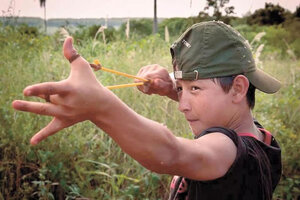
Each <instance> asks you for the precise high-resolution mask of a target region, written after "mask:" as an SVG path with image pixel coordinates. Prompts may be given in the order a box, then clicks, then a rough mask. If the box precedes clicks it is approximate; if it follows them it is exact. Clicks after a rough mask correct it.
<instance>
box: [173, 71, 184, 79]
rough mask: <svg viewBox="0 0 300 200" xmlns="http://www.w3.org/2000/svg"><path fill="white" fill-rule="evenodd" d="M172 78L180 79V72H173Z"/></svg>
mask: <svg viewBox="0 0 300 200" xmlns="http://www.w3.org/2000/svg"><path fill="white" fill-rule="evenodd" d="M174 77H175V78H176V79H177V78H178V79H182V71H175V72H174Z"/></svg>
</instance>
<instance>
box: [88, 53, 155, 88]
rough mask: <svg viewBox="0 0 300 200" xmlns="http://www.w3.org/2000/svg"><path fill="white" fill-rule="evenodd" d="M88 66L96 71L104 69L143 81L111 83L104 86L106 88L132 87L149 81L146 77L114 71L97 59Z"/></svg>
mask: <svg viewBox="0 0 300 200" xmlns="http://www.w3.org/2000/svg"><path fill="white" fill-rule="evenodd" d="M90 66H91V67H92V68H93V69H94V70H95V71H98V70H100V69H101V70H103V71H106V72H110V73H114V74H118V75H120V76H125V77H127V78H133V79H138V80H141V81H143V82H138V83H128V84H121V85H111V86H106V88H108V89H110V90H111V89H117V88H125V87H134V86H138V85H144V83H146V82H149V81H150V80H148V79H144V78H141V77H138V76H134V75H131V74H126V73H123V72H119V71H116V70H112V69H108V68H105V67H103V66H102V65H101V64H100V62H99V60H97V59H96V60H94V62H93V63H90Z"/></svg>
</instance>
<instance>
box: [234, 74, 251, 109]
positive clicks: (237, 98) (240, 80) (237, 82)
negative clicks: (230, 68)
mask: <svg viewBox="0 0 300 200" xmlns="http://www.w3.org/2000/svg"><path fill="white" fill-rule="evenodd" d="M248 88H249V80H248V78H247V77H245V76H244V75H237V76H236V77H235V78H234V80H233V84H232V87H231V89H230V90H231V93H232V96H233V102H234V103H239V102H241V101H242V100H243V99H244V98H245V97H246V95H247V91H248Z"/></svg>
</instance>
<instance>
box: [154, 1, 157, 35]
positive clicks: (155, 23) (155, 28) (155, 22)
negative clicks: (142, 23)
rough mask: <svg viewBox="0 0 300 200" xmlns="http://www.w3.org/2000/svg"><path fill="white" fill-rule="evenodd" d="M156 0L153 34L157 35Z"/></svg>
mask: <svg viewBox="0 0 300 200" xmlns="http://www.w3.org/2000/svg"><path fill="white" fill-rule="evenodd" d="M156 10H157V8H156V0H154V19H153V34H156V33H157V13H156Z"/></svg>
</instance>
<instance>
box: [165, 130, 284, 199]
mask: <svg viewBox="0 0 300 200" xmlns="http://www.w3.org/2000/svg"><path fill="white" fill-rule="evenodd" d="M258 126H259V125H258ZM213 132H220V133H223V134H225V135H227V136H228V137H229V138H230V139H231V140H232V141H233V142H234V144H235V145H236V147H237V156H236V159H235V161H234V162H233V164H232V166H231V167H230V169H229V170H228V171H227V173H226V174H225V175H224V176H223V177H220V178H218V179H215V180H211V181H197V180H191V179H188V178H184V177H177V176H175V177H173V180H172V182H171V188H170V189H171V190H170V196H169V199H170V200H171V199H172V200H181V199H184V200H186V199H189V200H192V199H193V200H194V199H199V200H202V199H203V200H254V199H255V200H269V199H270V200H271V199H272V193H273V191H274V189H275V187H276V185H277V184H278V182H279V180H280V176H281V172H282V166H281V150H280V147H279V145H278V143H277V142H276V140H275V138H274V137H273V136H271V138H270V141H269V143H270V144H266V143H264V142H261V141H259V140H257V139H255V138H253V137H251V136H249V135H247V134H246V135H245V134H244V136H238V134H237V133H236V132H235V131H233V130H229V129H226V128H222V127H214V128H209V129H207V130H205V131H203V132H202V133H201V134H200V135H199V136H198V137H196V138H195V139H197V138H199V137H202V136H203V135H206V134H209V133H213Z"/></svg>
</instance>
